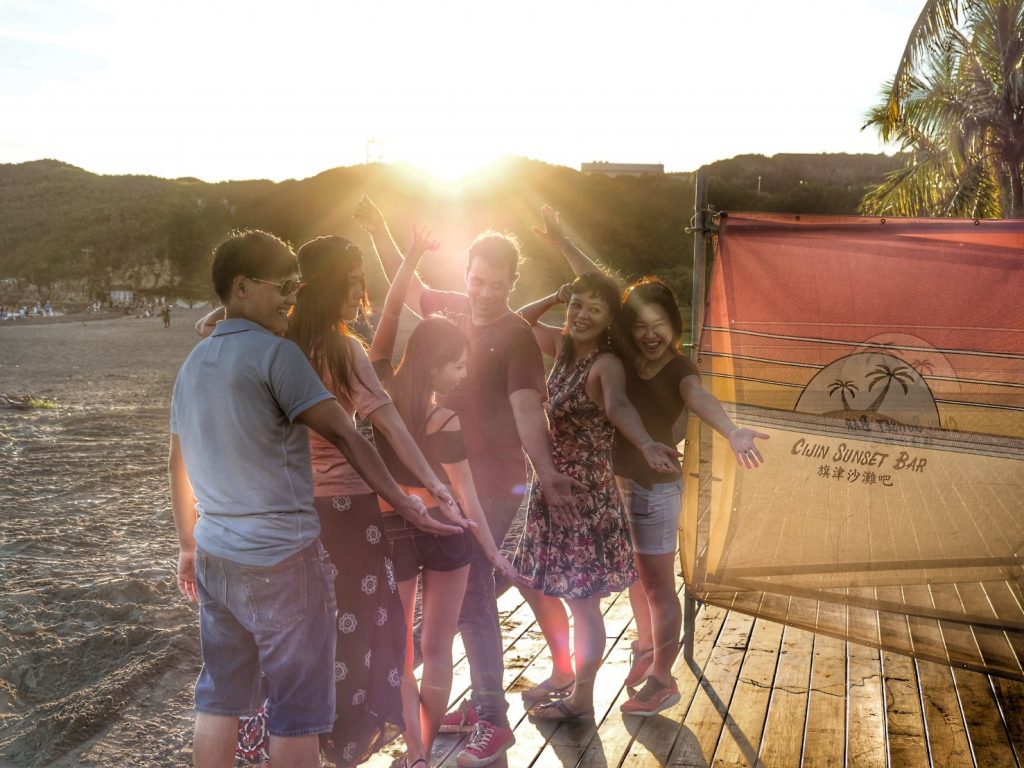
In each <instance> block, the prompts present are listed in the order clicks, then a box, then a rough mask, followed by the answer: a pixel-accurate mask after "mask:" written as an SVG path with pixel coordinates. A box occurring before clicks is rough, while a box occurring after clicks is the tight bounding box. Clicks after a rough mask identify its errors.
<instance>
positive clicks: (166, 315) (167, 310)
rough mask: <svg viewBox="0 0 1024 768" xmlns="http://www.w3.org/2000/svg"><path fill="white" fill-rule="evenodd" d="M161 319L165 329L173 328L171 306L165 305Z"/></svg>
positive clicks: (161, 312) (161, 311) (161, 310)
mask: <svg viewBox="0 0 1024 768" xmlns="http://www.w3.org/2000/svg"><path fill="white" fill-rule="evenodd" d="M160 319H161V320H163V321H164V328H170V327H171V305H170V304H164V305H163V307H162V308H161V309H160Z"/></svg>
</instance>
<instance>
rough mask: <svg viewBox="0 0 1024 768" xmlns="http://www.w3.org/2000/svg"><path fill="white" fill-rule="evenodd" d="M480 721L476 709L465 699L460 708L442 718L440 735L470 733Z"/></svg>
mask: <svg viewBox="0 0 1024 768" xmlns="http://www.w3.org/2000/svg"><path fill="white" fill-rule="evenodd" d="M479 719H480V717H479V715H477V712H476V707H474V706H473V702H471V701H470V700H469V699H463V700H462V703H461V704H459V706H458V708H457V709H455V710H454V711H452V712H449V713H448V714H446V715H445V716H444V717H442V718H441V727H440V728H438V729H437V731H438V733H469V732H470V731H472V730H473V728H474V726H476V723H477V721H478V720H479Z"/></svg>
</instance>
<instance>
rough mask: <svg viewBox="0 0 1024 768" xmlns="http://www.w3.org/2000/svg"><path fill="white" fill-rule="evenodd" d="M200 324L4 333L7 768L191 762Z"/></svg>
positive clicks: (178, 319)
mask: <svg viewBox="0 0 1024 768" xmlns="http://www.w3.org/2000/svg"><path fill="white" fill-rule="evenodd" d="M200 314H202V312H201V311H199V310H195V311H189V310H178V311H176V313H175V315H174V317H173V320H172V323H173V324H172V327H171V328H170V329H164V328H163V324H162V322H161V321H160V319H159V318H158V317H154V318H147V319H141V318H140V319H136V318H128V317H118V318H116V319H98V320H92V319H89V320H88V321H87V322H86V321H83V319H77V320H76V319H74V318H67V317H65V318H55V319H54V320H53V321H50V322H47V321H45V320H44V321H38V322H34V323H30V324H29V323H21V322H7V323H2V324H0V393H3V394H8V395H33V396H35V397H39V398H45V399H47V400H50V401H53V403H54V404H55V406H56V407H55V408H53V409H35V410H29V411H18V410H10V409H3V410H0V509H2V511H3V513H2V515H0V583H2V584H3V585H4V586H3V590H2V594H0V766H42V765H54V766H73V765H74V766H77V765H83V766H92V765H96V766H99V765H103V766H150V765H152V766H157V765H159V766H177V765H182V766H184V765H189V764H190V763H191V724H192V710H191V706H192V685H193V683H194V680H195V677H196V675H197V674H198V670H199V666H200V661H199V644H198V626H197V622H196V611H195V609H194V607H193V606H192V605H191V604H189V603H187V602H186V601H185V600H184V599H183V598H182V597H180V595H179V594H178V592H177V588H176V586H175V581H174V572H175V566H176V558H177V546H176V540H175V537H174V525H173V522H172V520H171V516H170V503H169V497H168V492H167V479H166V461H167V445H168V428H167V422H168V411H169V405H170V397H171V388H172V386H173V382H174V375H175V373H176V371H177V368H178V365H179V364H180V363H181V361H182V360H183V359H184V357H185V356H186V355H187V354H188V351H189V350H190V349H191V348H192V346H193V345H194V344H195V342H196V341H197V337H196V335H195V332H194V331H193V330H192V328H191V325H192V323H193V322H194V321H195V319H197V318H198V317H199V315H200Z"/></svg>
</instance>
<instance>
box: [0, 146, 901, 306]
mask: <svg viewBox="0 0 1024 768" xmlns="http://www.w3.org/2000/svg"><path fill="white" fill-rule="evenodd" d="M899 162H900V161H899V159H898V158H891V157H886V156H884V155H777V156H775V157H772V158H767V157H763V156H760V155H746V156H741V157H736V158H733V159H731V160H723V161H720V162H717V163H713V164H711V165H709V166H707V167H706V168H704V169H703V170H704V171H705V173H707V175H708V177H709V180H710V202H711V204H712V205H714V206H715V207H716V208H717V209H719V210H780V211H794V212H797V211H801V212H833V213H854V212H855V211H856V209H857V205H858V204H859V202H860V198H861V196H862V195H863V192H864V190H865V189H866V188H868V187H869V186H872V185H874V184H877V183H878V182H879V181H880V180H881V179H882V177H883V176H884V174H885V173H886V172H888V171H891V170H893V169H894V168H896V167H897V166H898V165H899ZM758 177H760V191H758ZM693 190H694V187H693V174H670V175H666V176H649V177H641V178H631V177H618V178H609V177H605V176H600V175H594V176H591V175H585V174H582V173H580V172H578V171H575V170H573V169H570V168H565V167H562V166H553V165H547V164H545V163H540V162H536V161H531V160H525V159H509V160H507V161H505V162H503V163H501V164H499V165H498V166H496V167H495V168H493V169H492V170H490V171H488V172H487V173H485V174H482V175H480V176H478V177H476V178H475V179H473V180H471V181H469V182H467V183H464V184H462V185H461V186H459V187H458V188H451V187H448V186H445V185H441V184H438V183H436V182H433V181H431V180H430V179H427V178H424V177H423V176H420V175H417V174H416V173H414V172H412V171H411V170H409V169H407V168H405V167H402V166H396V165H385V164H374V165H363V166H354V167H349V168H335V169H333V170H329V171H325V172H324V173H321V174H319V175H317V176H314V177H312V178H309V179H303V180H298V181H296V180H289V181H285V182H281V183H274V182H270V181H232V182H223V183H217V184H209V183H205V182H202V181H199V180H197V179H159V178H155V177H148V176H100V175H97V174H93V173H89V172H88V171H85V170H82V169H80V168H75V167H74V166H71V165H67V164H65V163H61V162H58V161H55V160H40V161H36V162H30V163H21V164H17V165H0V281H2V282H0V290H2V293H3V294H4V295H0V302H2V301H4V300H5V298H6V300H8V301H10V300H26V301H27V300H32V299H40V300H45V299H46V298H55V299H56V298H67V297H70V296H73V295H75V294H77V295H78V297H80V298H83V299H84V298H91V297H103V296H105V295H106V293H107V292H108V291H109V290H110V289H111V288H112V287H128V288H132V289H134V290H135V291H136V292H141V293H152V294H159V295H172V296H180V297H185V298H207V297H209V295H210V290H209V287H208V282H209V281H208V265H209V254H210V251H211V249H212V247H213V246H214V245H215V244H216V242H217V241H218V240H219V239H220V238H222V237H223V236H224V235H225V234H227V233H228V232H229V231H230V230H232V229H234V228H244V227H257V228H261V229H266V230H268V231H271V232H274V233H275V234H277V235H279V236H281V237H283V238H284V239H286V240H288V241H289V242H291V243H292V244H294V245H296V246H298V245H300V244H301V243H303V242H305V241H306V240H308V239H309V238H311V237H315V236H316V235H320V234H328V233H332V234H341V235H344V236H346V237H349V238H351V239H352V240H354V241H355V242H356V243H357V244H359V245H360V246H361V247H364V248H367V247H368V246H369V241H368V238H367V237H366V236H365V235H364V233H362V231H361V230H360V229H359V228H358V227H357V226H356V225H355V223H354V222H353V221H352V211H353V209H354V207H355V204H356V202H357V201H358V200H359V199H360V198H361V197H362V196H363V195H364V194H368V195H370V196H371V197H372V198H373V199H374V201H375V202H376V203H377V205H378V206H379V207H380V208H381V209H382V210H383V211H384V213H385V215H386V216H387V217H388V219H389V221H390V222H391V224H392V231H393V232H394V234H395V236H396V238H397V239H398V241H399V245H403V244H404V243H405V241H406V239H407V237H408V233H409V231H410V229H411V227H412V225H413V224H422V225H426V226H430V227H432V228H433V229H434V231H435V233H436V235H437V236H438V237H439V239H440V240H441V241H442V244H443V249H442V254H441V255H438V256H435V257H433V258H431V259H428V261H427V263H425V264H424V267H423V270H422V271H423V273H424V275H425V277H426V278H427V279H428V280H429V281H432V282H433V283H434V284H437V285H438V286H439V287H449V288H457V287H458V286H459V281H460V279H461V267H462V265H463V263H464V259H463V256H462V254H463V253H464V251H465V248H466V247H467V246H468V244H469V243H470V242H471V241H472V239H473V237H474V236H475V235H476V234H477V233H479V232H480V231H481V230H484V229H498V230H508V231H511V232H514V233H515V234H516V235H518V236H519V238H520V239H521V241H522V242H523V246H524V252H525V254H526V256H527V258H528V260H529V261H528V264H527V265H525V266H524V269H523V271H522V272H523V279H522V281H521V285H520V289H519V291H518V295H517V298H523V299H526V298H532V297H534V296H536V295H538V294H540V293H542V292H544V291H547V290H549V289H550V288H552V287H553V286H555V285H557V284H558V283H559V282H561V281H562V280H564V279H565V278H566V277H568V275H569V272H568V269H567V268H566V267H565V266H564V265H563V264H561V263H560V262H559V261H558V260H556V259H555V258H554V257H553V255H551V254H550V253H547V252H546V251H545V249H544V248H543V247H542V245H541V242H540V241H539V240H538V239H537V238H536V237H535V236H534V235H533V234H532V231H531V229H532V227H533V226H534V225H535V224H537V223H538V215H537V211H538V209H539V208H540V206H541V205H542V204H544V203H547V204H549V205H551V206H553V207H554V208H556V209H557V210H559V211H560V212H561V214H562V218H563V221H564V222H565V224H566V226H567V229H568V231H569V232H570V233H571V234H572V235H573V236H574V237H575V239H576V240H577V241H578V242H579V243H580V244H581V246H582V247H583V248H584V249H585V250H586V251H587V252H588V253H591V254H592V255H594V256H596V257H597V258H598V259H600V260H601V261H603V262H604V263H606V264H608V265H610V266H612V267H614V268H615V269H617V270H618V271H620V272H621V273H622V274H624V275H625V276H628V277H634V276H639V275H642V274H645V273H657V274H659V275H662V276H663V277H665V278H666V279H668V280H669V281H670V282H671V283H672V284H673V285H674V286H675V287H676V288H677V290H679V291H680V292H681V294H682V296H684V297H685V296H687V295H688V291H689V274H690V261H691V252H692V240H691V238H690V236H689V235H688V234H687V233H686V227H687V225H688V223H689V220H690V217H691V215H692V208H693ZM368 266H369V269H368V274H369V275H370V291H371V295H373V296H376V297H378V298H379V297H380V296H381V295H382V294H383V290H384V282H383V278H382V276H381V275H380V274H379V272H378V271H376V269H375V267H374V265H373V264H372V263H371V264H368Z"/></svg>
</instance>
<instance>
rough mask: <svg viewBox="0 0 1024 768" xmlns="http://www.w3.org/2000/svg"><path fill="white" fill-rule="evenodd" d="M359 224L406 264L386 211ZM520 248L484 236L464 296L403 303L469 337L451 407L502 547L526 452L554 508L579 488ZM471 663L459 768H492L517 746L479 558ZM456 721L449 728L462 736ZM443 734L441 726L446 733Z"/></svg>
mask: <svg viewBox="0 0 1024 768" xmlns="http://www.w3.org/2000/svg"><path fill="white" fill-rule="evenodd" d="M356 219H357V220H358V221H359V223H360V224H361V225H362V226H363V227H364V228H365V229H366V231H367V232H369V233H370V236H371V238H372V239H373V245H374V248H375V249H376V252H377V255H378V257H379V258H380V262H381V266H382V267H383V268H384V272H385V273H386V274H387V276H388V279H392V278H393V277H394V276H395V273H396V272H397V271H398V268H399V266H400V265H401V263H402V255H401V253H400V252H399V250H398V248H397V246H396V245H395V243H394V240H393V239H392V238H391V234H390V233H389V232H388V228H387V224H386V223H385V221H384V217H383V216H382V215H381V213H380V211H379V210H378V209H377V208H376V207H375V206H374V205H373V203H371V202H370V201H369V199H367V198H364V199H363V202H362V203H360V205H359V208H358V209H357V211H356ZM518 262H519V248H518V245H517V244H516V242H515V240H514V239H512V238H511V237H509V236H506V235H502V234H498V233H494V232H487V233H484V234H482V235H481V236H480V237H478V238H477V239H476V240H475V241H474V242H473V244H472V245H471V246H470V249H469V257H468V262H467V265H466V293H452V292H444V291H435V290H431V289H429V288H427V287H426V286H425V285H424V284H423V283H422V282H420V280H419V279H418V278H414V279H413V282H412V284H411V285H410V287H409V292H408V295H407V298H406V304H407V305H408V307H409V308H410V309H412V310H413V311H414V312H416V313H417V314H419V315H420V316H421V317H425V316H426V315H429V314H432V313H434V312H445V313H447V314H448V316H449V317H450V318H451V319H452V320H453V321H454V322H455V323H457V324H458V326H459V327H460V328H461V329H462V331H463V332H464V333H465V334H466V336H467V337H468V338H469V343H470V355H469V370H468V373H467V376H466V380H465V381H464V382H463V384H462V385H461V386H460V387H459V388H458V389H457V390H456V391H455V392H453V393H452V394H451V395H450V396H449V397H448V398H447V399H446V402H445V404H446V405H447V406H449V407H450V408H452V410H454V411H455V412H456V413H457V414H458V415H459V420H460V421H461V422H462V434H463V437H464V439H465V441H466V448H467V451H468V454H469V465H470V468H471V469H472V471H473V481H474V483H475V484H476V489H477V495H478V496H479V497H480V503H481V506H482V507H483V509H484V513H485V514H486V515H487V523H488V525H489V526H490V529H491V532H492V534H493V535H494V537H495V540H496V543H497V544H498V545H499V546H500V545H501V542H502V539H504V537H505V534H506V532H507V531H508V529H509V525H510V524H511V522H512V518H513V517H514V516H515V513H516V511H517V510H518V509H519V505H520V504H521V502H522V498H523V494H524V493H525V491H526V464H525V461H524V457H523V450H524V449H525V450H526V454H527V456H529V459H530V462H531V464H532V465H533V468H534V471H535V472H536V476H537V481H538V482H539V483H540V487H541V489H542V491H543V492H544V497H545V499H546V500H547V502H548V506H549V507H553V508H554V509H555V510H556V511H560V512H562V513H564V514H566V515H572V514H573V513H574V512H573V505H572V498H571V490H572V487H573V485H575V484H576V483H575V481H574V480H572V479H571V478H569V477H567V476H566V475H562V474H560V473H559V472H557V471H556V470H555V466H554V463H553V462H552V460H551V441H550V437H549V434H548V424H547V418H546V416H545V415H544V409H543V405H542V403H543V401H544V400H545V399H546V397H547V386H546V384H545V380H544V362H543V356H542V355H541V351H540V348H539V347H538V346H537V343H536V341H534V338H533V332H532V331H531V330H530V326H529V324H528V323H527V322H526V321H525V320H523V319H522V318H521V317H519V316H518V315H516V314H515V313H514V312H512V310H511V309H510V308H509V305H508V298H509V294H510V293H511V292H512V289H513V288H514V287H515V284H516V280H517V279H518V277H519V275H518V273H517V268H518ZM459 630H460V631H461V633H462V640H463V644H464V645H465V647H466V655H467V657H468V659H469V672H470V679H471V681H472V687H473V695H472V700H473V701H472V705H471V706H470V707H466V708H464V709H463V710H462V712H461V723H462V724H464V725H467V726H468V725H474V730H473V736H472V737H471V738H470V740H469V744H468V745H467V746H466V748H465V750H464V751H463V752H461V753H459V756H458V764H459V765H460V766H471V767H473V768H475V767H476V766H483V765H490V764H491V763H492V762H494V761H495V760H497V759H498V758H499V757H500V756H501V755H503V754H504V753H505V751H506V750H507V749H508V748H509V747H510V746H511V745H512V744H513V743H514V741H515V737H514V736H513V735H512V731H511V729H510V728H509V723H508V717H507V714H506V712H507V710H508V703H507V702H506V701H505V692H504V686H503V684H502V674H503V672H504V658H503V656H502V642H501V629H500V626H499V623H498V607H497V602H496V600H495V595H494V572H493V568H492V566H491V564H490V562H489V561H488V560H487V558H486V556H485V555H484V554H483V552H482V550H478V551H477V553H476V555H475V557H474V560H473V563H472V565H471V567H470V573H469V583H468V585H467V587H466V596H465V598H464V599H463V603H462V612H461V615H460V616H459ZM458 726H459V723H455V724H453V725H452V729H453V730H454V729H458ZM442 729H445V726H444V725H442Z"/></svg>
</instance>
